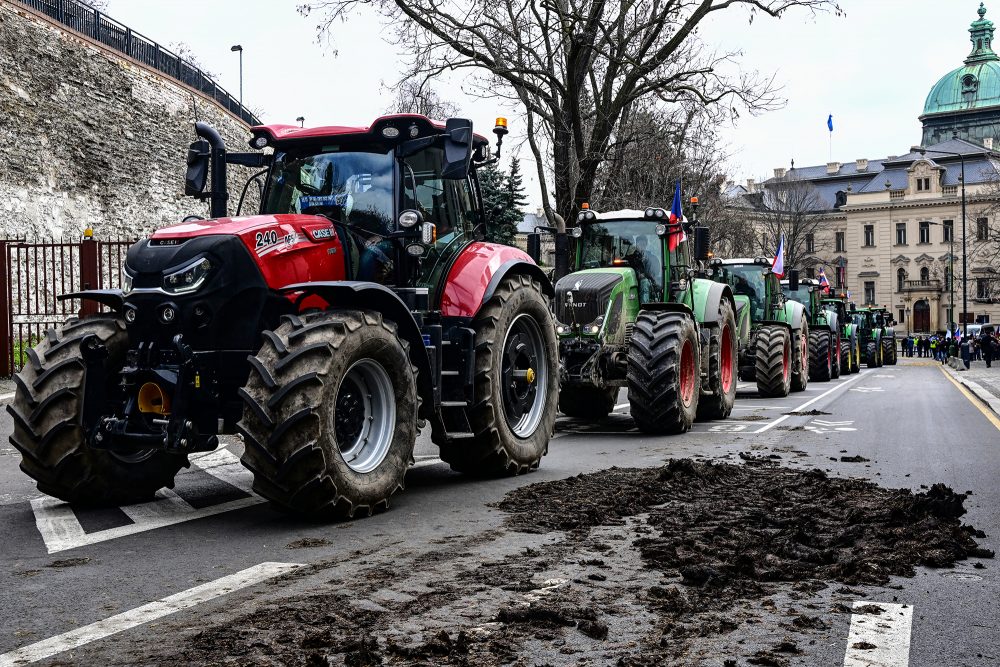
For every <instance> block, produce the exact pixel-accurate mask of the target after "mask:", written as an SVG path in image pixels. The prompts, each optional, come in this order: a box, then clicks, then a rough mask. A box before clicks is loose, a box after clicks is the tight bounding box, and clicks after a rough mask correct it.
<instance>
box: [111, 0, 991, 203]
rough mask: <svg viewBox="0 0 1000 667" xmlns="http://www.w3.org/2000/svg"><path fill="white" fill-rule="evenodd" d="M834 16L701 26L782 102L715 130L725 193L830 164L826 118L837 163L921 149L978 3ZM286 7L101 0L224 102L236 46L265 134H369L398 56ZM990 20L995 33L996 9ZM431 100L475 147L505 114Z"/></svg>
mask: <svg viewBox="0 0 1000 667" xmlns="http://www.w3.org/2000/svg"><path fill="white" fill-rule="evenodd" d="M840 2H841V6H842V7H843V8H844V9H845V10H846V13H847V15H846V16H845V17H839V18H838V17H834V16H832V15H823V14H820V15H817V16H816V17H811V16H810V15H809V14H807V13H805V12H797V13H789V14H788V15H787V16H786V17H785V18H783V19H781V20H771V19H758V20H756V21H754V23H753V24H752V25H751V24H749V23H748V21H747V15H746V14H745V13H744V12H743V11H742V10H738V11H729V12H728V13H727V12H722V13H721V14H723V15H722V16H719V17H717V18H713V19H711V20H710V21H707V22H705V23H704V24H703V26H702V28H701V31H700V32H701V36H702V39H704V40H705V41H706V42H707V43H709V44H711V45H713V46H714V47H715V48H718V49H720V50H741V51H742V52H743V60H742V62H743V67H744V69H747V70H757V71H760V72H764V73H774V74H776V75H777V82H778V83H779V84H780V85H781V86H782V88H783V90H782V95H783V97H785V98H786V99H787V100H788V103H787V105H786V106H785V107H784V108H783V109H781V110H779V111H774V112H770V113H767V114H764V115H762V116H758V117H751V116H748V115H744V116H743V117H742V118H741V120H740V121H739V123H738V124H737V125H736V126H734V127H726V128H724V130H723V134H724V136H725V138H726V141H727V142H728V146H727V151H729V152H731V153H733V158H732V160H731V172H732V176H733V177H734V179H735V180H737V181H741V182H742V181H744V180H745V179H746V178H748V177H749V178H761V177H766V176H769V175H771V173H772V171H773V169H774V168H775V167H779V166H788V165H789V163H790V161H791V160H792V159H794V160H795V164H796V165H797V166H800V167H801V166H807V165H815V164H825V163H826V162H828V161H829V159H830V146H829V138H830V137H829V133H828V132H827V129H826V119H827V116H828V115H829V114H833V118H834V133H833V159H834V160H838V161H841V162H848V161H852V160H854V159H856V158H860V157H867V158H872V159H874V158H879V157H885V156H886V155H896V154H903V153H906V152H907V150H908V148H909V147H910V146H911V145H912V144H914V143H918V142H919V141H920V123H919V122H918V121H917V117H918V116H919V115H920V113H921V111H922V110H923V104H924V100H925V97H926V95H927V92H928V91H929V89H930V87H931V86H932V85H933V84H934V83H935V82H936V81H937V80H938V78H940V77H941V76H942V75H944V74H945V73H946V72H948V71H950V70H951V69H954V68H956V67H959V66H961V64H962V60H963V59H964V58H965V57H966V56H967V55H968V53H969V51H970V49H971V45H970V42H969V35H968V28H969V24H970V23H971V22H972V21H973V20H975V19H976V18H977V16H976V9H977V8H978V7H979V1H978V0H906V1H905V2H904V1H903V0H840ZM297 4H299V3H298V2H297V1H296V0H211V1H208V0H171V1H170V2H159V1H157V2H153V1H151V0H110V1H109V3H108V13H109V14H110V15H111V16H112V17H113V18H116V19H118V20H120V21H122V22H123V23H125V24H126V25H129V26H130V27H131V28H133V29H134V30H136V31H138V32H141V33H143V34H145V35H146V36H147V37H149V38H151V39H154V40H156V41H159V42H161V43H163V44H167V43H171V42H176V41H183V42H185V43H187V44H189V45H190V46H191V47H192V49H193V51H194V53H195V54H196V55H197V57H198V58H199V59H200V60H201V61H202V63H204V64H205V66H206V67H207V68H208V69H210V70H212V71H214V72H216V73H218V74H219V75H220V77H219V83H220V84H221V85H222V86H224V87H226V88H228V89H229V90H230V91H231V92H232V93H233V94H234V95H238V90H239V67H238V65H239V59H238V54H236V53H233V52H231V51H230V47H231V46H232V45H234V44H242V45H243V48H244V53H243V57H244V62H243V67H244V88H243V90H244V92H243V97H244V101H245V103H246V104H247V106H250V107H255V108H260V109H261V110H262V111H263V118H264V120H265V122H272V123H279V122H280V123H289V124H293V123H294V122H295V118H296V117H297V116H300V115H301V116H305V118H306V125H307V126H308V125H324V124H338V125H352V124H357V125H368V124H369V123H370V122H371V121H372V120H374V119H375V118H376V117H377V116H379V115H380V114H381V113H382V112H383V111H384V110H385V109H386V107H387V106H388V105H389V103H390V101H391V99H392V94H391V92H390V91H389V90H387V88H386V87H385V86H387V85H391V84H392V83H394V82H395V81H396V80H397V78H398V76H399V70H400V66H399V61H400V56H399V54H398V53H397V52H396V50H395V48H394V47H393V46H392V45H391V44H389V43H388V42H386V41H385V40H384V35H385V31H384V30H383V28H382V27H381V26H380V24H379V22H378V20H377V19H376V18H374V17H372V16H365V15H363V14H360V15H357V16H355V17H354V18H353V19H352V20H351V21H350V22H348V23H342V24H336V25H335V26H334V33H333V40H334V47H335V48H336V51H337V52H336V53H335V52H334V51H333V49H332V48H331V47H330V46H329V45H325V44H320V43H318V42H317V40H316V30H315V26H316V22H317V21H316V18H314V17H303V16H301V15H299V14H298V12H297V11H296V5H297ZM987 4H989V3H987ZM987 18H991V19H994V20H995V21H998V22H1000V0H998V6H997V8H996V13H995V14H993V15H991V14H987ZM439 92H440V93H441V94H442V96H443V97H444V98H447V99H451V100H453V101H454V102H456V103H457V104H458V106H459V107H460V108H461V110H462V112H463V114H464V115H467V116H468V117H470V118H472V119H473V122H474V124H475V126H476V128H477V129H478V130H479V131H480V132H483V133H484V134H485V133H488V131H489V130H490V129H491V128H492V127H493V119H494V117H495V116H497V115H500V114H502V113H504V111H503V110H502V109H499V108H498V107H497V106H496V104H495V103H494V102H491V101H489V100H477V99H473V98H471V97H468V96H466V95H465V94H464V93H463V91H462V85H461V81H451V82H448V83H447V84H446V85H444V86H441V87H440V90H439ZM510 115H511V116H513V115H514V114H513V113H511V114H510ZM523 138H524V136H523V128H520V127H518V126H517V124H516V123H513V122H512V124H511V136H510V138H509V139H508V141H507V143H506V144H505V146H511V147H512V148H513V147H514V146H515V145H516V144H517V143H518V142H519V141H522V140H523ZM508 155H510V153H508ZM519 156H520V157H521V159H522V162H523V167H524V169H525V172H526V174H527V176H529V177H530V179H529V180H528V182H527V185H528V186H529V195H530V197H531V202H532V204H533V205H535V204H537V203H539V202H540V196H539V195H538V190H537V184H536V183H535V179H534V178H533V176H534V173H535V166H534V162H533V161H532V160H531V157H530V153H529V151H528V149H527V147H526V146H525V147H524V148H523V149H522V150H521V151H520V152H519Z"/></svg>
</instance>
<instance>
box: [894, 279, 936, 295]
mask: <svg viewBox="0 0 1000 667" xmlns="http://www.w3.org/2000/svg"><path fill="white" fill-rule="evenodd" d="M943 289H944V281H943V280H904V281H903V289H902V291H903V292H938V293H940V292H941V291H942V290H943Z"/></svg>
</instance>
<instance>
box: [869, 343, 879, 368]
mask: <svg viewBox="0 0 1000 667" xmlns="http://www.w3.org/2000/svg"><path fill="white" fill-rule="evenodd" d="M878 356H879V344H878V343H876V342H875V341H871V342H869V343H868V349H866V350H865V364H866V365H867V366H868V368H878V367H879V366H881V364H880V363H879V360H878Z"/></svg>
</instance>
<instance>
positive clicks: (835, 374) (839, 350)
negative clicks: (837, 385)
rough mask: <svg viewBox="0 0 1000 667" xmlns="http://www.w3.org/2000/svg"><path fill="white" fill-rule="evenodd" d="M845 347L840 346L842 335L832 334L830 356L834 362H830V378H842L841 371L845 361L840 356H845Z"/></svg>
mask: <svg viewBox="0 0 1000 667" xmlns="http://www.w3.org/2000/svg"><path fill="white" fill-rule="evenodd" d="M843 350H844V348H843V346H841V344H840V334H839V333H836V334H830V355H831V357H832V360H831V362H830V378H831V379H833V380H836V379H838V378H839V377H840V369H841V365H842V364H843V361H841V358H840V355H841V354H843Z"/></svg>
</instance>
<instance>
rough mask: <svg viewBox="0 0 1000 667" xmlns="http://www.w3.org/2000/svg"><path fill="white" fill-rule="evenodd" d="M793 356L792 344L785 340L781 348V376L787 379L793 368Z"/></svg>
mask: <svg viewBox="0 0 1000 667" xmlns="http://www.w3.org/2000/svg"><path fill="white" fill-rule="evenodd" d="M791 356H792V346H791V345H790V344H789V343H788V341H787V340H786V341H785V345H784V347H783V348H782V350H781V377H782V378H784V379H785V380H787V379H788V374H789V373H790V372H791V370H792V362H791V359H790V357H791Z"/></svg>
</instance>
